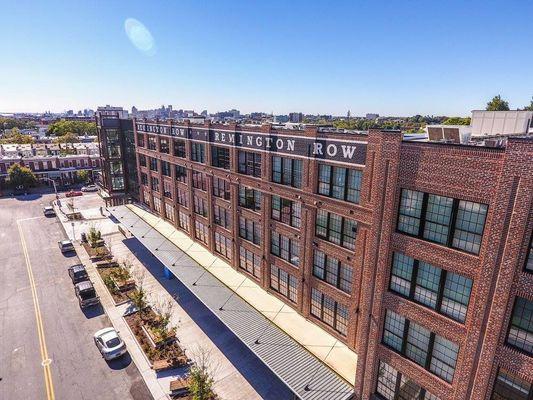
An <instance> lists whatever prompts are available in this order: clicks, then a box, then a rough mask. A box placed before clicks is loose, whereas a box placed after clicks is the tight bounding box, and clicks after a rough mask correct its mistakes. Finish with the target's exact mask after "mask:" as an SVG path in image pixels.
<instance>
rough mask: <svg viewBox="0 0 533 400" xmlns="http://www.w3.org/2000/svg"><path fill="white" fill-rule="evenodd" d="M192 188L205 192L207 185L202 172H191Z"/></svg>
mask: <svg viewBox="0 0 533 400" xmlns="http://www.w3.org/2000/svg"><path fill="white" fill-rule="evenodd" d="M192 186H193V187H194V188H196V189H200V190H203V191H205V188H206V186H207V185H206V179H205V175H204V173H203V172H199V171H192Z"/></svg>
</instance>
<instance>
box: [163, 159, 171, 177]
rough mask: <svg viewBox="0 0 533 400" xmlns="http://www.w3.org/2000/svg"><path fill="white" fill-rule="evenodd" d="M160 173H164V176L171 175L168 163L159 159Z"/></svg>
mask: <svg viewBox="0 0 533 400" xmlns="http://www.w3.org/2000/svg"><path fill="white" fill-rule="evenodd" d="M161 173H162V174H163V175H164V176H170V175H171V172H170V163H169V162H168V161H163V160H161Z"/></svg>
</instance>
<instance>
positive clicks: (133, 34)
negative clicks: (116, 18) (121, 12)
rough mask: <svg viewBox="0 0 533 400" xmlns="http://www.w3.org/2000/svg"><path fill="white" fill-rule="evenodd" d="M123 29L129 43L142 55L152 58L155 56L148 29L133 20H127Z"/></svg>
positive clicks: (153, 41)
mask: <svg viewBox="0 0 533 400" xmlns="http://www.w3.org/2000/svg"><path fill="white" fill-rule="evenodd" d="M124 29H125V30H126V35H128V39H129V40H130V42H131V43H132V44H133V45H134V46H135V47H136V48H137V49H138V50H139V51H141V52H142V53H144V54H146V55H149V56H152V55H154V54H155V51H156V47H155V40H154V37H153V36H152V34H151V33H150V31H149V30H148V28H146V26H144V24H143V23H142V22H140V21H138V20H136V19H135V18H128V19H127V20H126V21H125V22H124Z"/></svg>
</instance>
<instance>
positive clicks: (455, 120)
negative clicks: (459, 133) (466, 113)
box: [443, 117, 470, 125]
mask: <svg viewBox="0 0 533 400" xmlns="http://www.w3.org/2000/svg"><path fill="white" fill-rule="evenodd" d="M443 124H444V125H470V117H465V118H463V117H450V118H448V119H447V120H445V121H444V122H443Z"/></svg>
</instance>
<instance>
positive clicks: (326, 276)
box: [313, 250, 352, 293]
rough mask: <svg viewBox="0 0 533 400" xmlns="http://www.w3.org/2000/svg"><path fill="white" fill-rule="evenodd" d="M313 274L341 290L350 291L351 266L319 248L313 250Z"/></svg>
mask: <svg viewBox="0 0 533 400" xmlns="http://www.w3.org/2000/svg"><path fill="white" fill-rule="evenodd" d="M313 275H314V276H315V277H317V278H318V279H320V280H322V281H324V282H327V283H329V284H330V285H333V286H335V287H336V288H339V289H340V290H342V291H343V292H346V293H351V291H352V268H350V267H349V266H348V265H346V264H344V263H342V262H340V261H339V260H338V259H336V258H335V257H332V256H329V255H326V253H324V252H322V251H320V250H315V256H314V260H313Z"/></svg>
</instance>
